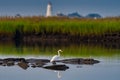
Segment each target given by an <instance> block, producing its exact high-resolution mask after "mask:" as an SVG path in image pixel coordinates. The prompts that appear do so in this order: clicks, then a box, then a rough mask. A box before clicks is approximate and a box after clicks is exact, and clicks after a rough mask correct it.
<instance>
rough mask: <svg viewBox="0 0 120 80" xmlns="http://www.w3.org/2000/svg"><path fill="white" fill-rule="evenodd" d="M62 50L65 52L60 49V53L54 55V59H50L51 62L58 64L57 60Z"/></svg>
mask: <svg viewBox="0 0 120 80" xmlns="http://www.w3.org/2000/svg"><path fill="white" fill-rule="evenodd" d="M60 52H63V51H62V50H58V55H54V56H53V57H52V59H51V60H50V62H51V63H53V64H56V63H55V60H57V59H58V58H59V57H60Z"/></svg>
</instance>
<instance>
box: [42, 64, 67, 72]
mask: <svg viewBox="0 0 120 80" xmlns="http://www.w3.org/2000/svg"><path fill="white" fill-rule="evenodd" d="M43 68H45V69H50V70H59V71H65V70H67V69H69V67H68V66H66V65H50V66H45V67H43Z"/></svg>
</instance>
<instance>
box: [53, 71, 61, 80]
mask: <svg viewBox="0 0 120 80" xmlns="http://www.w3.org/2000/svg"><path fill="white" fill-rule="evenodd" d="M54 72H56V73H57V78H58V80H60V79H61V77H62V75H61V73H60V71H54Z"/></svg>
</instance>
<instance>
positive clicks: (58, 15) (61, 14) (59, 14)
mask: <svg viewBox="0 0 120 80" xmlns="http://www.w3.org/2000/svg"><path fill="white" fill-rule="evenodd" d="M57 17H66V15H65V14H63V13H57Z"/></svg>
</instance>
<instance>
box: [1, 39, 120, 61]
mask: <svg viewBox="0 0 120 80" xmlns="http://www.w3.org/2000/svg"><path fill="white" fill-rule="evenodd" d="M58 43H59V44H58ZM58 43H57V42H56V43H52V42H51V43H50V42H47V43H44V42H43V43H40V42H38V43H37V42H35V43H32V42H31V43H29V44H28V43H20V45H19V46H16V45H14V43H13V42H11V41H10V42H0V55H5V56H6V55H16V56H29V55H31V56H50V57H51V56H53V55H55V54H56V51H57V50H58V49H62V50H63V51H64V53H63V54H61V56H62V57H70V56H72V57H87V58H94V57H105V58H110V57H111V58H117V59H120V54H119V53H120V49H119V46H118V45H119V44H114V45H116V46H118V47H117V48H116V47H111V46H114V45H112V44H111V45H110V44H109V47H106V46H105V44H104V45H102V44H101V45H99V44H98V45H97V44H91V43H78V44H76V43H75V44H74V43H69V42H66V43H62V42H58Z"/></svg>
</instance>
